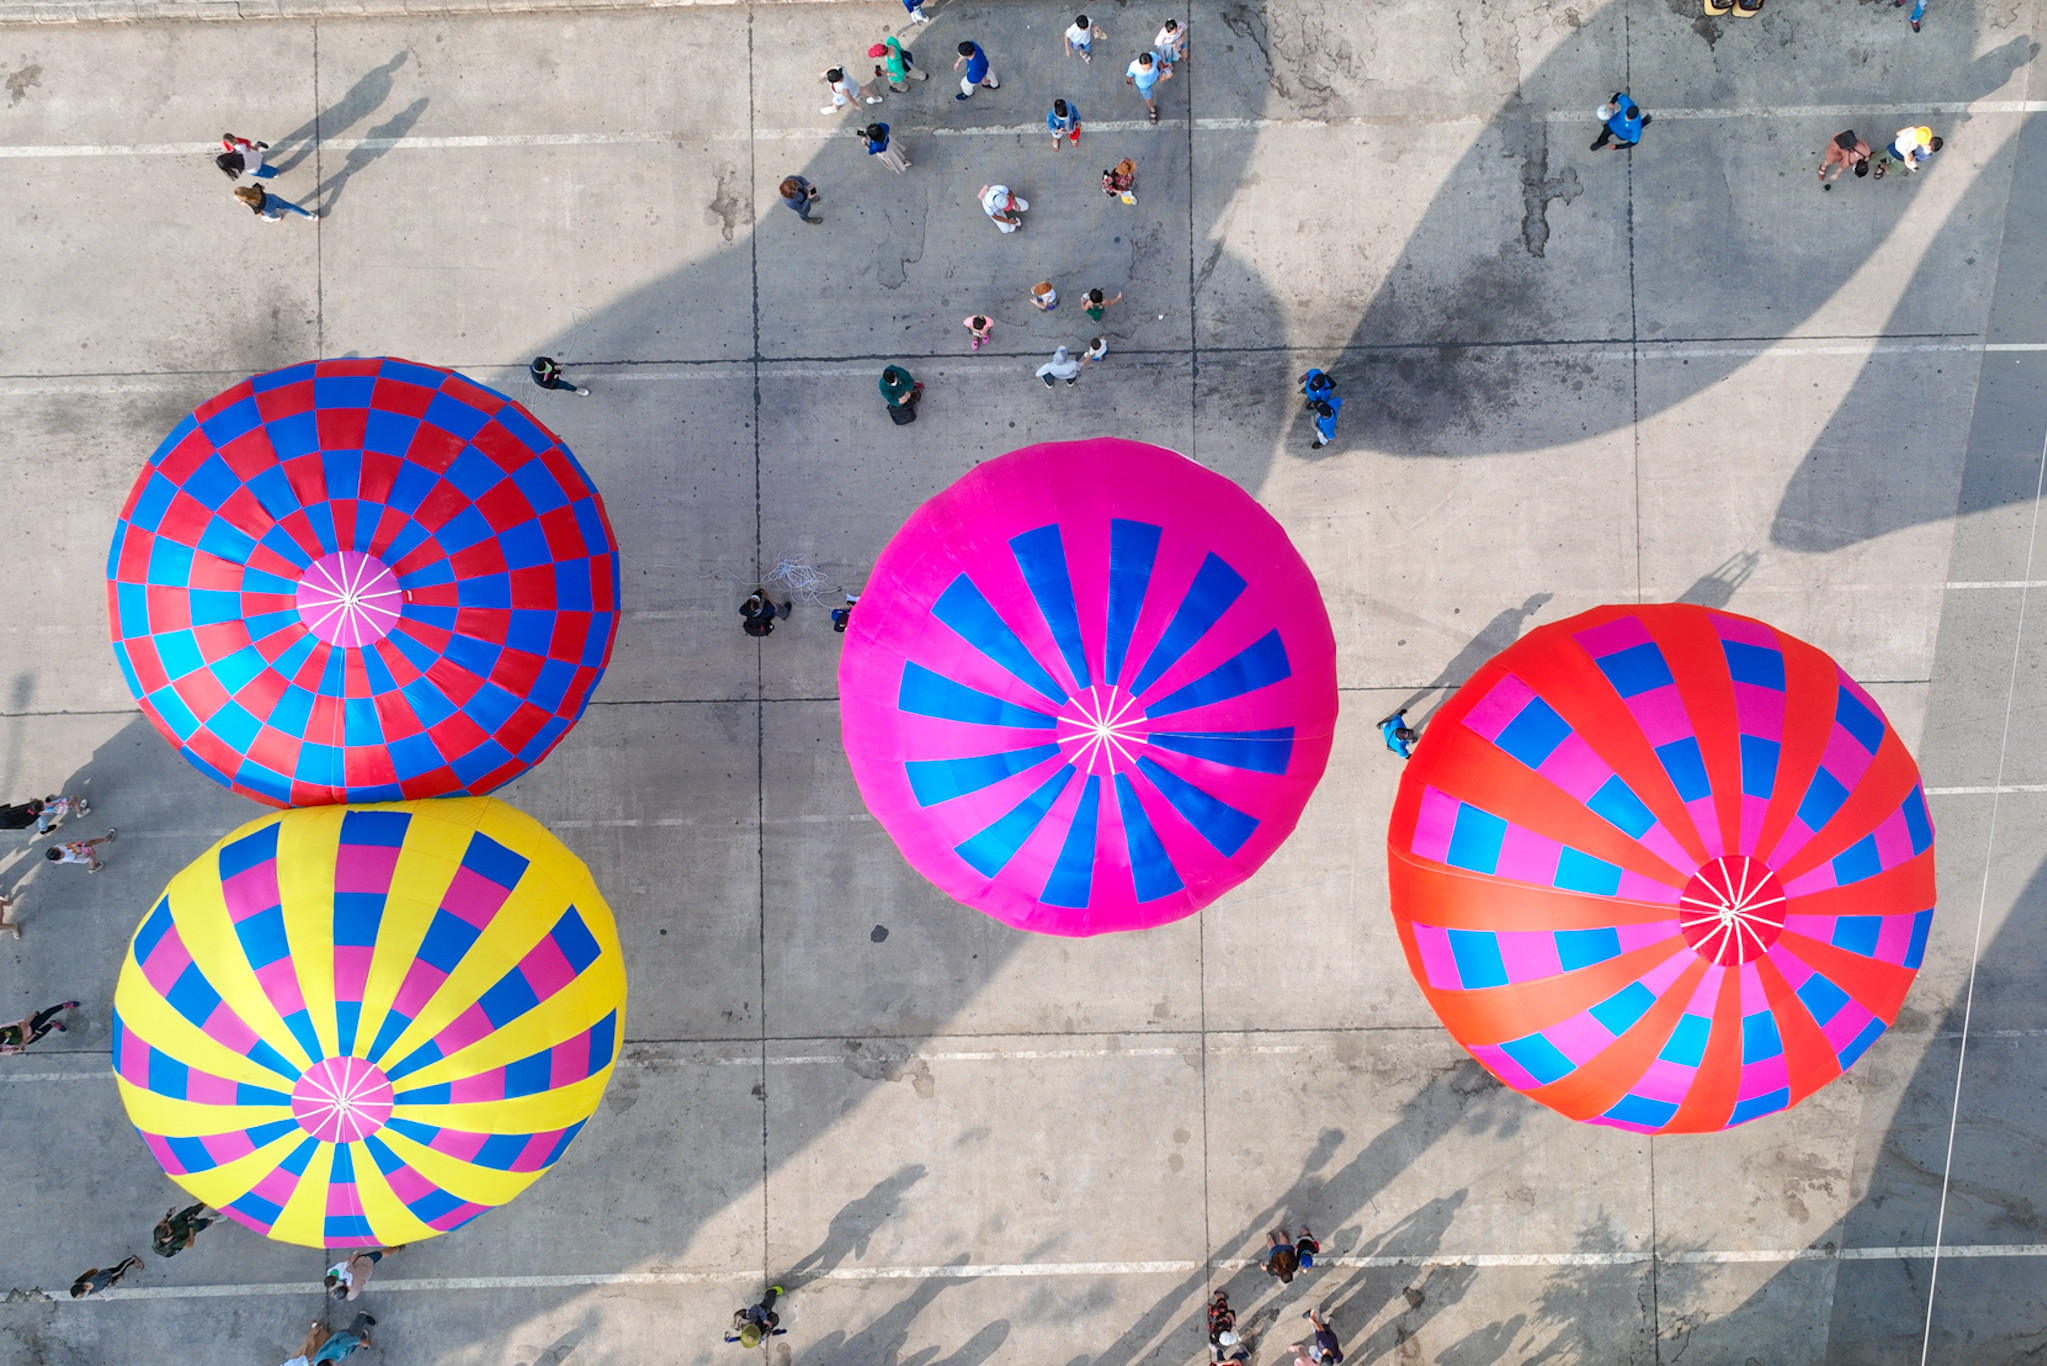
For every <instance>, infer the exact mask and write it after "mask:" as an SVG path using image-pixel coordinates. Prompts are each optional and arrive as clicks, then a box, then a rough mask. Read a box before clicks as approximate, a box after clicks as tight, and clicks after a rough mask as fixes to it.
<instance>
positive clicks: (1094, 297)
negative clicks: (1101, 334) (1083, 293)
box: [1085, 289, 1123, 322]
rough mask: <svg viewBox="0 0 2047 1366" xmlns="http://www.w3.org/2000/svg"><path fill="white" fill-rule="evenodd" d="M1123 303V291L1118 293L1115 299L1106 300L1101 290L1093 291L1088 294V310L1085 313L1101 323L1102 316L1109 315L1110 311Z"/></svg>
mask: <svg viewBox="0 0 2047 1366" xmlns="http://www.w3.org/2000/svg"><path fill="white" fill-rule="evenodd" d="M1122 302H1123V291H1121V290H1117V291H1116V297H1115V298H1113V299H1104V298H1103V297H1102V291H1100V290H1099V289H1091V290H1089V291H1088V292H1087V308H1086V310H1085V311H1086V313H1087V315H1088V317H1090V318H1093V319H1094V320H1095V321H1096V322H1100V321H1101V320H1102V315H1103V314H1104V313H1107V312H1108V311H1109V310H1110V309H1112V308H1114V307H1115V306H1116V305H1117V304H1120V303H1122Z"/></svg>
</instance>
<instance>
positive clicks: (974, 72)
mask: <svg viewBox="0 0 2047 1366" xmlns="http://www.w3.org/2000/svg"><path fill="white" fill-rule="evenodd" d="M961 67H965V68H966V74H965V75H964V76H962V77H961V78H960V93H959V94H957V95H954V96H953V98H954V99H956V100H970V99H972V98H973V97H974V88H975V87H976V86H983V85H985V86H987V87H988V88H989V89H990V90H1000V89H1001V88H1002V82H1001V81H998V80H996V79H995V73H994V72H992V71H990V70H989V69H988V54H987V53H985V52H983V51H981V45H980V44H979V43H975V42H964V43H961V44H960V55H959V59H958V60H957V61H955V62H954V63H953V64H952V69H953V70H954V71H958V70H959V69H960V68H961Z"/></svg>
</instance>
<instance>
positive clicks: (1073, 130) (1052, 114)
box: [1045, 100, 1080, 152]
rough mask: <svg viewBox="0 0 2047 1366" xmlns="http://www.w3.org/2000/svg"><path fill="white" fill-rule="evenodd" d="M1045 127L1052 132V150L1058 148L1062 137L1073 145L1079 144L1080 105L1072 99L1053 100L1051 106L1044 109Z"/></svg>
mask: <svg viewBox="0 0 2047 1366" xmlns="http://www.w3.org/2000/svg"><path fill="white" fill-rule="evenodd" d="M1045 127H1046V129H1047V130H1048V131H1049V132H1050V133H1051V134H1052V150H1054V151H1055V152H1056V151H1057V150H1059V142H1060V139H1062V138H1064V139H1065V140H1066V141H1068V142H1071V143H1072V144H1073V145H1074V146H1076V147H1078V146H1080V106H1079V105H1077V104H1075V103H1074V102H1073V101H1072V100H1054V101H1052V107H1051V108H1050V109H1048V110H1046V111H1045Z"/></svg>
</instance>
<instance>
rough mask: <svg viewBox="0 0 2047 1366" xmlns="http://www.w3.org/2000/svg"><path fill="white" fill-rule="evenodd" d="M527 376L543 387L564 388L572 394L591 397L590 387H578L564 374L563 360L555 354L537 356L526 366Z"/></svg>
mask: <svg viewBox="0 0 2047 1366" xmlns="http://www.w3.org/2000/svg"><path fill="white" fill-rule="evenodd" d="M526 374H527V377H528V378H530V379H531V380H532V381H533V382H534V383H535V384H537V385H539V386H540V387H541V388H543V389H557V390H563V391H566V392H568V393H571V394H581V395H582V396H583V397H584V398H588V397H590V391H589V390H588V389H578V388H577V387H576V386H575V383H574V382H573V381H571V380H569V379H568V378H566V377H565V376H564V375H563V374H562V366H561V362H560V361H558V360H556V359H555V358H554V357H553V356H535V357H534V358H533V363H532V364H531V365H528V366H527V367H526Z"/></svg>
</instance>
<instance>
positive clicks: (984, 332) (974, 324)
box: [16, 313, 995, 938]
mask: <svg viewBox="0 0 2047 1366" xmlns="http://www.w3.org/2000/svg"><path fill="white" fill-rule="evenodd" d="M961 321H962V322H963V323H965V324H966V329H967V335H969V336H971V337H972V338H973V339H974V350H976V351H979V350H980V349H981V348H982V347H983V346H986V345H987V344H988V343H989V342H991V341H993V340H994V339H995V320H994V319H993V318H990V317H988V316H987V315H986V314H982V313H976V314H975V315H974V316H973V317H971V318H963V319H961ZM16 937H17V938H19V937H20V936H19V932H18V931H17V932H16Z"/></svg>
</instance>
